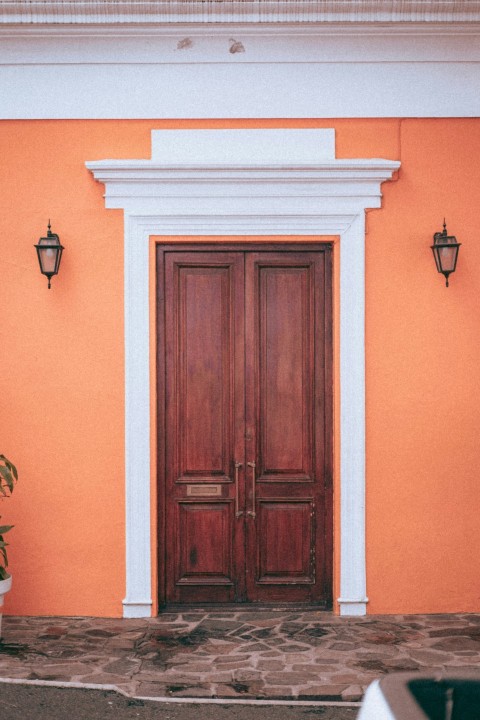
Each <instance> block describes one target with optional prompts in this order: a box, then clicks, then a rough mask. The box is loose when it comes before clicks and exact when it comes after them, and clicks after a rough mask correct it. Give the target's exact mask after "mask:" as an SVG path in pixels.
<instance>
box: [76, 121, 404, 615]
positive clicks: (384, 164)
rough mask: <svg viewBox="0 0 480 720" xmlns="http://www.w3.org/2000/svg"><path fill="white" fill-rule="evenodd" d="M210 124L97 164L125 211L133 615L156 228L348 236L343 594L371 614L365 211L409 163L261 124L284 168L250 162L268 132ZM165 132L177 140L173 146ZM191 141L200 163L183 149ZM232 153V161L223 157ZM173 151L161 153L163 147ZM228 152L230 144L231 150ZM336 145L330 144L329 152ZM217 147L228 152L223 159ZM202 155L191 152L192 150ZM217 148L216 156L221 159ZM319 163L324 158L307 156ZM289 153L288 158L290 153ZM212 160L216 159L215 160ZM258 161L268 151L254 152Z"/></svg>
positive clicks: (139, 563)
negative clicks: (149, 151) (341, 156)
mask: <svg viewBox="0 0 480 720" xmlns="http://www.w3.org/2000/svg"><path fill="white" fill-rule="evenodd" d="M208 132H209V131H203V130H182V131H153V134H152V136H153V141H152V144H153V147H154V148H155V153H156V157H155V159H153V160H150V161H148V160H147V161H137V160H104V161H94V162H87V163H86V165H87V167H88V168H89V170H91V171H92V172H93V174H94V177H95V179H96V180H98V181H99V182H103V183H105V190H106V194H105V201H106V207H109V208H123V210H124V213H125V350H126V368H125V372H126V381H125V382H126V385H125V396H126V473H127V477H126V524H127V529H126V542H127V556H126V565H127V578H126V585H127V596H126V599H125V601H124V614H125V616H126V617H147V616H149V615H150V612H151V602H152V599H151V584H150V577H151V573H152V567H151V556H150V542H151V536H150V510H151V507H150V445H149V442H150V414H149V413H150V384H149V383H150V375H149V369H150V356H149V297H148V292H149V268H148V247H149V238H150V236H151V235H159V236H169V235H176V236H182V237H188V236H190V237H192V236H195V235H199V234H201V235H216V236H220V235H222V236H235V235H242V236H245V235H271V234H275V235H292V234H295V235H297V236H298V235H302V234H308V235H312V234H316V235H325V234H328V235H332V234H333V235H339V236H340V395H341V397H340V414H341V417H340V433H341V442H340V446H341V450H340V473H341V477H340V493H341V547H340V568H341V569H340V590H341V597H340V599H339V604H340V611H341V614H342V615H361V614H365V612H366V602H367V598H366V587H365V577H366V576H365V338H364V323H365V292H364V291H365V271H364V240H365V219H364V216H365V209H367V208H378V207H380V204H381V189H380V186H381V183H382V182H384V181H386V180H389V179H390V178H391V177H392V174H393V173H394V172H395V171H396V170H397V169H398V168H399V166H400V163H399V162H397V161H392V160H379V159H375V160H335V159H326V160H324V161H323V162H322V160H321V157H322V156H328V155H329V152H331V148H332V135H331V131H329V130H327V131H324V130H315V131H311V130H295V131H286V132H285V131H275V130H273V131H271V130H262V131H261V133H262V135H263V139H264V142H265V144H266V145H268V146H269V148H270V149H269V153H271V152H272V151H274V152H275V157H277V158H278V160H279V161H281V163H280V164H279V165H277V166H276V167H274V168H272V167H271V166H270V165H269V162H270V158H269V156H268V153H267V156H266V164H265V165H264V166H262V165H261V164H256V165H253V164H252V163H250V164H249V165H247V166H245V165H243V166H240V165H239V164H238V162H239V161H243V162H244V161H245V147H247V148H248V147H251V146H250V145H249V142H250V136H251V137H252V146H254V143H255V142H256V140H258V136H256V133H257V132H258V131H249V130H241V131H234V132H232V133H228V132H227V133H226V134H225V133H222V132H220V134H219V138H220V137H221V140H222V142H221V143H220V142H219V143H218V145H217V150H215V147H214V146H213V145H212V143H211V136H210V135H208V134H206V133H208ZM164 139H165V140H166V142H165V143H164V142H163V141H164ZM182 139H183V140H184V142H185V147H187V146H188V147H189V148H190V151H189V153H188V156H187V155H185V156H184V159H185V160H189V162H190V163H191V164H190V165H186V164H184V165H181V164H177V165H176V166H169V165H168V164H166V165H162V162H161V156H162V153H163V154H164V155H163V156H164V158H165V160H168V159H170V160H171V159H172V158H176V159H177V160H178V159H179V153H180V152H181V151H180V149H179V148H178V147H177V148H176V147H175V145H176V144H178V143H182ZM227 145H228V150H227V151H226V152H225V156H227V157H228V158H229V162H230V164H227V163H226V162H225V163H223V164H222V163H214V164H212V160H215V159H220V157H221V155H222V153H223V152H224V150H225V148H226V146H227ZM160 148H162V149H160ZM222 148H223V149H224V150H223V151H222ZM328 148H330V151H329V149H328ZM215 152H218V153H219V158H215ZM190 153H191V157H189V155H190ZM212 153H213V154H212ZM309 154H310V155H311V156H312V157H315V156H316V158H317V162H316V163H315V164H314V165H308V164H303V165H302V164H301V163H300V162H299V160H301V159H304V158H305V157H308V156H309ZM285 158H288V160H289V162H287V161H286V160H284V159H285ZM205 159H206V160H207V164H205ZM255 161H256V162H258V158H255Z"/></svg>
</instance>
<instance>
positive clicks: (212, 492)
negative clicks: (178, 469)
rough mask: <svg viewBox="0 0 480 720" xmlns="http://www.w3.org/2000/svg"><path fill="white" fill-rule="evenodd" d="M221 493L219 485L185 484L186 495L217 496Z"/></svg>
mask: <svg viewBox="0 0 480 720" xmlns="http://www.w3.org/2000/svg"><path fill="white" fill-rule="evenodd" d="M221 494H222V486H221V485H187V495H197V496H200V497H212V496H215V497H218V496H219V495H221Z"/></svg>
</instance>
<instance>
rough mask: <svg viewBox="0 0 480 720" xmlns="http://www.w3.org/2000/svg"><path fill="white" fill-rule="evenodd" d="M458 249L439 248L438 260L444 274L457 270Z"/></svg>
mask: <svg viewBox="0 0 480 720" xmlns="http://www.w3.org/2000/svg"><path fill="white" fill-rule="evenodd" d="M457 250H458V248H457V247H448V246H447V247H439V248H438V251H437V252H438V256H439V257H438V260H439V263H440V265H441V267H442V271H443V272H452V271H453V270H455V262H456V259H457Z"/></svg>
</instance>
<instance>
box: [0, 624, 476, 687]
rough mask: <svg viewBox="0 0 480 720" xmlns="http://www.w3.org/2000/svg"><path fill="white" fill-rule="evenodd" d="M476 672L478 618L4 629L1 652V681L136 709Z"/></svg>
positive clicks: (9, 626) (6, 626)
mask: <svg viewBox="0 0 480 720" xmlns="http://www.w3.org/2000/svg"><path fill="white" fill-rule="evenodd" d="M479 668H480V614H479V615H470V614H462V615H395V616H392V615H388V616H387V615H385V616H378V615H377V616H368V617H363V618H341V617H336V616H333V615H331V614H330V613H326V612H317V611H306V612H284V611H267V610H263V611H257V610H250V611H237V610H234V611H231V610H226V611H215V612H206V611H200V610H198V611H197V610H195V611H184V612H175V613H173V612H165V613H162V614H161V615H160V616H159V617H158V618H151V619H147V620H145V619H142V620H112V619H103V618H65V617H57V618H36V617H28V618H22V617H5V618H4V620H3V640H2V641H0V678H17V679H18V678H22V679H29V680H48V681H56V682H59V683H60V682H61V683H64V682H80V683H88V684H92V683H93V684H101V685H115V686H117V687H118V688H119V689H121V690H123V691H125V692H126V693H128V694H129V695H134V696H136V697H166V696H172V697H196V698H212V697H216V698H269V699H271V698H274V699H282V698H284V699H292V698H293V699H297V700H307V699H308V700H343V701H357V700H360V699H361V697H362V695H363V692H364V690H365V689H366V687H367V686H368V685H369V683H370V682H371V681H372V680H374V679H375V678H378V677H380V676H381V675H383V674H385V673H389V672H393V671H399V670H408V671H421V672H429V671H434V672H439V671H442V670H443V671H445V670H447V671H449V670H452V669H455V670H464V671H471V670H478V669H479Z"/></svg>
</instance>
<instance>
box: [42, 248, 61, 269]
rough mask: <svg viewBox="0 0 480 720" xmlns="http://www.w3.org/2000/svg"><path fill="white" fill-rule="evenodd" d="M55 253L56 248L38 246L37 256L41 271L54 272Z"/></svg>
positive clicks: (56, 252)
mask: <svg viewBox="0 0 480 720" xmlns="http://www.w3.org/2000/svg"><path fill="white" fill-rule="evenodd" d="M57 254H58V248H50V247H47V248H39V252H38V255H39V258H40V264H41V266H42V272H43V273H45V274H47V273H54V272H55V265H56V263H57Z"/></svg>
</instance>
